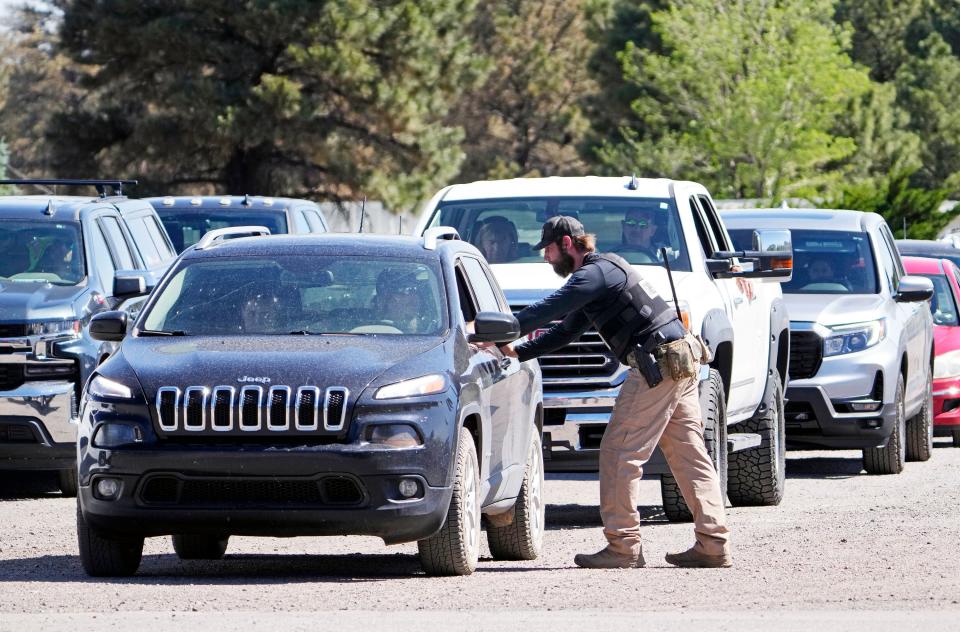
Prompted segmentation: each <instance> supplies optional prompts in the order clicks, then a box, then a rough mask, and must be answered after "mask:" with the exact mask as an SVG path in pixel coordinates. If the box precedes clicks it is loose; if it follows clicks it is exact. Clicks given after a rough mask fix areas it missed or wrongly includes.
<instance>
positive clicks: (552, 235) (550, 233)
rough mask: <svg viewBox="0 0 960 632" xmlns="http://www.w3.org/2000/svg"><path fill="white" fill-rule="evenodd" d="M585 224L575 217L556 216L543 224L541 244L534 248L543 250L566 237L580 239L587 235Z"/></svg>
mask: <svg viewBox="0 0 960 632" xmlns="http://www.w3.org/2000/svg"><path fill="white" fill-rule="evenodd" d="M585 234H586V231H584V230H583V224H581V223H580V220H578V219H577V218H575V217H570V216H569V215H554V216H553V217H551V218H550V219H548V220H547V221H545V222H544V223H543V233H541V235H540V243H538V244H537V245H535V246H534V247H533V249H534V250H541V249H543V248H546V247H547V246H549V245H550V244H552V243H556V242H558V241H560V239H561V238H563V236H564V235H568V236H570V237H579V236H580V235H585Z"/></svg>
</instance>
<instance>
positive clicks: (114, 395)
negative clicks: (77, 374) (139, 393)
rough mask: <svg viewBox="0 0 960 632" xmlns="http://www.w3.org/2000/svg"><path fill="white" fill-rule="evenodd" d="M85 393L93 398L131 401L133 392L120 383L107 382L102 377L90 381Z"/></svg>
mask: <svg viewBox="0 0 960 632" xmlns="http://www.w3.org/2000/svg"><path fill="white" fill-rule="evenodd" d="M87 393H89V394H90V395H93V396H94V397H106V398H109V399H133V391H132V390H130V387H129V386H124V385H123V384H121V383H120V382H114V381H113V380H108V379H107V378H105V377H103V376H102V375H98V376H97V377H95V378H93V379H92V380H90V383H89V384H87Z"/></svg>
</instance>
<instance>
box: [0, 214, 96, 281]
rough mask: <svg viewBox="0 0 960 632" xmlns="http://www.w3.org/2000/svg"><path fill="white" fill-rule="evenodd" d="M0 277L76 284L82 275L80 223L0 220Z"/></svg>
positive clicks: (11, 279) (83, 271) (83, 272)
mask: <svg viewBox="0 0 960 632" xmlns="http://www.w3.org/2000/svg"><path fill="white" fill-rule="evenodd" d="M0 253H3V255H2V256H0V279H3V280H9V281H46V282H48V283H54V284H56V285H77V284H78V283H80V282H81V281H82V280H83V279H84V277H85V276H86V271H85V268H84V262H83V242H82V241H81V240H80V226H79V225H78V224H75V223H69V222H65V223H60V222H50V221H44V222H36V221H31V220H0Z"/></svg>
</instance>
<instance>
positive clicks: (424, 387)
mask: <svg viewBox="0 0 960 632" xmlns="http://www.w3.org/2000/svg"><path fill="white" fill-rule="evenodd" d="M446 389H447V378H445V377H444V376H442V375H440V374H434V375H424V376H423V377H415V378H413V379H412V380H404V381H403V382H397V383H396V384H387V385H386V386H381V387H380V388H379V389H377V394H376V395H374V396H373V398H374V399H395V398H397V397H414V396H417V395H433V394H434V393H442V392H443V391H445V390H446Z"/></svg>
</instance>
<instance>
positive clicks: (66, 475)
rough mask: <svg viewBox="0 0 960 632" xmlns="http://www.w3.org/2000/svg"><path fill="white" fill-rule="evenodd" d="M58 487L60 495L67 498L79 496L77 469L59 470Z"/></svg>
mask: <svg viewBox="0 0 960 632" xmlns="http://www.w3.org/2000/svg"><path fill="white" fill-rule="evenodd" d="M57 486H58V487H60V493H62V494H63V495H64V496H65V497H67V498H73V497H75V496H76V495H77V468H76V467H72V468H70V469H69V470H57Z"/></svg>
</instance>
